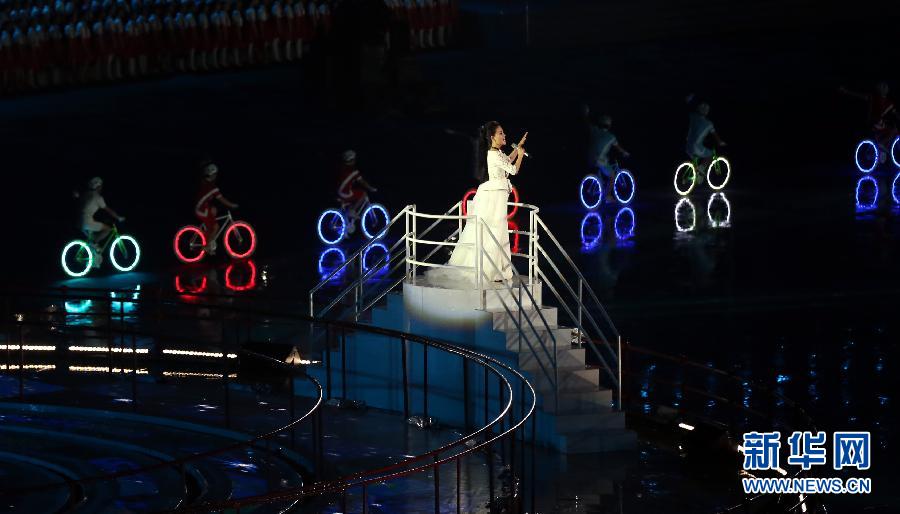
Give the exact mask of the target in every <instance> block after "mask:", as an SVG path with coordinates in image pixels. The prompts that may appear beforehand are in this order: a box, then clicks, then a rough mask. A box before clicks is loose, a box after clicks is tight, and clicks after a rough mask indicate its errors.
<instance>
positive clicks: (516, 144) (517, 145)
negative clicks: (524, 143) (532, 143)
mask: <svg viewBox="0 0 900 514" xmlns="http://www.w3.org/2000/svg"><path fill="white" fill-rule="evenodd" d="M512 147H513V150H515V149H516V148H518V147H519V143H513V144H512ZM525 157H531V155H529V154H528V152H525Z"/></svg>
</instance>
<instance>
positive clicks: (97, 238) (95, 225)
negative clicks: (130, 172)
mask: <svg viewBox="0 0 900 514" xmlns="http://www.w3.org/2000/svg"><path fill="white" fill-rule="evenodd" d="M102 190H103V179H102V178H100V177H94V178H92V179H90V180H89V181H88V183H87V190H86V191H85V192H84V193H83V194H81V195H79V194H77V193H76V197H79V196H80V197H81V230H82V231H83V232H84V234H85V235H86V236H87V239H88V241H90V243H91V246H93V247H94V250H95V251H94V254H95V258H94V260H93V262H94V267H95V268H99V267H100V263H101V262H102V261H103V256H102V255H101V252H100V243H102V242H103V241H104V240H105V239H106V237H107V236H108V235H109V233H110V231H111V230H112V226H110V225H109V224H107V223H104V222H102V221H98V220H97V219H96V218H94V215H96V214H97V212H98V211H101V210H102V211H104V212H105V213H106V214H108V215H109V216H112V217H113V219H115V220H116V221H118V222H120V223H121V222H123V221H125V217H124V216H119V214H118V213H117V212H116V211H114V210H112V209H111V208H110V207H108V206H107V205H106V200H105V199H104V198H103V195H102V194H100V193H101V191H102Z"/></svg>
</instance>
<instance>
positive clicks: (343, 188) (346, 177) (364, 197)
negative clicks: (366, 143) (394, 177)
mask: <svg viewBox="0 0 900 514" xmlns="http://www.w3.org/2000/svg"><path fill="white" fill-rule="evenodd" d="M342 161H343V162H342V164H341V166H340V168H339V173H338V174H339V177H338V199H339V200H340V202H341V209H342V210H343V211H344V212H345V213H346V214H347V217H348V220H347V221H348V222H349V223H348V225H349V226H348V227H347V229H348V232H350V233H353V232H354V231H355V229H356V220H358V219H359V217H360V215H361V214H362V209H363V208H364V206H365V205H367V204H368V203H369V195H368V194H367V192H368V193H374V192H376V191H378V190H377V189H375V188H374V187H372V186H371V185H369V183H368V182H366V179H364V178H363V177H362V175H361V174H360V173H359V170H358V169H357V168H356V152H354V151H353V150H347V151H346V152H344V153H343V155H342Z"/></svg>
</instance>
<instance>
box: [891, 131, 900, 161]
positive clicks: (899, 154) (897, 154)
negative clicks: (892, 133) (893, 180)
mask: <svg viewBox="0 0 900 514" xmlns="http://www.w3.org/2000/svg"><path fill="white" fill-rule="evenodd" d="M891 160H892V161H894V166H896V167H898V168H900V136H897V137H895V138H894V142H893V143H891Z"/></svg>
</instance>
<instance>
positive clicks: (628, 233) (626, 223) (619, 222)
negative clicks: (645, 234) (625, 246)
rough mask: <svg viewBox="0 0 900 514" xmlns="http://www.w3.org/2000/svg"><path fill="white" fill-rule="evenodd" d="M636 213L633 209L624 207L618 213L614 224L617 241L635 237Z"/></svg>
mask: <svg viewBox="0 0 900 514" xmlns="http://www.w3.org/2000/svg"><path fill="white" fill-rule="evenodd" d="M634 225H635V219H634V211H633V210H631V207H622V208H621V209H619V212H618V213H616V220H615V221H614V222H613V229H614V230H615V232H616V239H630V238H631V237H632V236H634Z"/></svg>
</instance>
